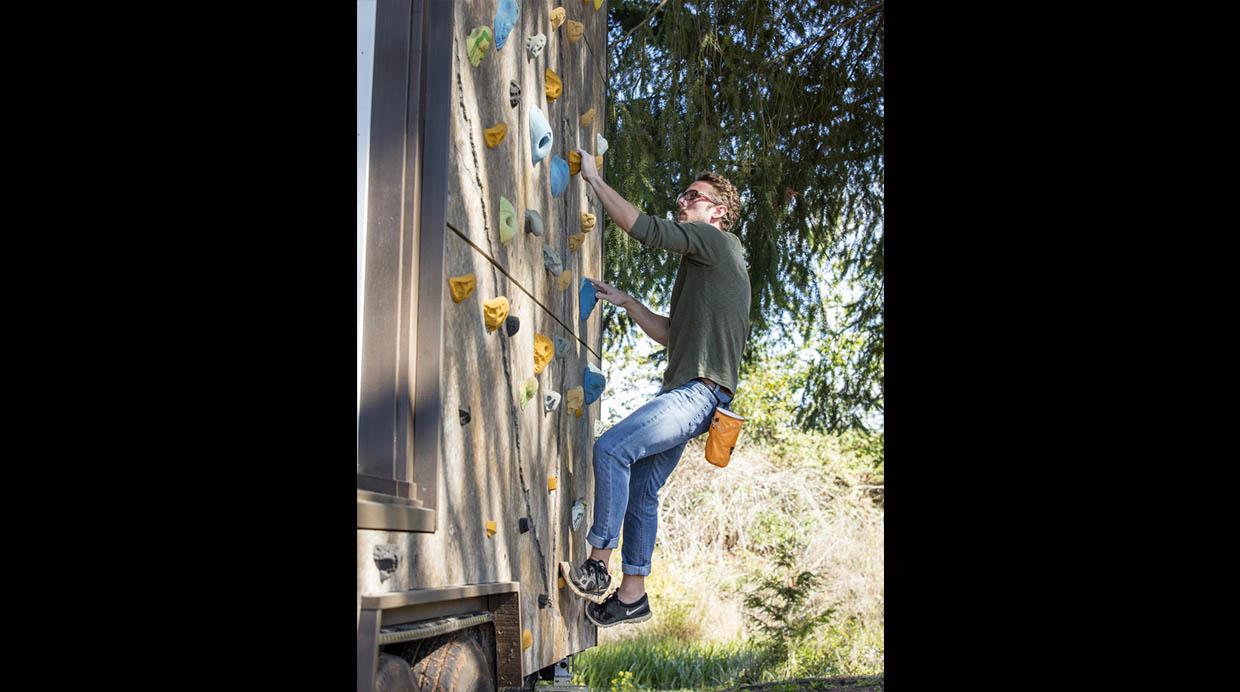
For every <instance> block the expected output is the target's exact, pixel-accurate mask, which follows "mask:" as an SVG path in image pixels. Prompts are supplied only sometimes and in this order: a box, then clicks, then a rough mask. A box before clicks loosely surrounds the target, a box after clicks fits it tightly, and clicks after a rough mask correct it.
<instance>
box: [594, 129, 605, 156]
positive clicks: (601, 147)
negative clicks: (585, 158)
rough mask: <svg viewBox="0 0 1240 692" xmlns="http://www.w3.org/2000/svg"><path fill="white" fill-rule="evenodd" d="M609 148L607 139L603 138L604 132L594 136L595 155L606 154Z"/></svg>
mask: <svg viewBox="0 0 1240 692" xmlns="http://www.w3.org/2000/svg"><path fill="white" fill-rule="evenodd" d="M607 146H608V144H607V139H606V138H605V137H603V133H602V132H600V133H598V134H596V135H594V153H596V154H598V155H599V156H602V155H603V154H606V153H607Z"/></svg>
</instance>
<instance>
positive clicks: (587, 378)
mask: <svg viewBox="0 0 1240 692" xmlns="http://www.w3.org/2000/svg"><path fill="white" fill-rule="evenodd" d="M606 385H607V378H606V377H603V371H602V370H599V369H598V368H596V367H594V364H593V363H586V371H585V372H584V373H583V374H582V376H581V386H582V388H583V389H584V390H585V394H586V398H585V403H587V404H593V403H594V402H596V401H598V398H599V397H600V396H602V395H603V387H604V386H606Z"/></svg>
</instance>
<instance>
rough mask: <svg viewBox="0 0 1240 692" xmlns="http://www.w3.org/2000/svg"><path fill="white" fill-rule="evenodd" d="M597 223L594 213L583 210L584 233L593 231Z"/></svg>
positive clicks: (582, 227)
mask: <svg viewBox="0 0 1240 692" xmlns="http://www.w3.org/2000/svg"><path fill="white" fill-rule="evenodd" d="M595 223H596V221H595V218H594V214H591V213H590V212H588V211H583V212H581V232H582V233H589V232H590V231H593V230H594V224H595Z"/></svg>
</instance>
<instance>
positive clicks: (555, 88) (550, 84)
mask: <svg viewBox="0 0 1240 692" xmlns="http://www.w3.org/2000/svg"><path fill="white" fill-rule="evenodd" d="M543 76H544V77H546V79H547V84H546V86H544V87H543V90H544V91H546V92H547V100H548V101H554V100H556V99H558V98H560V93H561V92H563V91H564V85H563V84H562V83H561V82H560V76H559V75H558V74H556V73H555V70H552V69H551V68H550V67H548V68H547V69H546V71H544V72H543Z"/></svg>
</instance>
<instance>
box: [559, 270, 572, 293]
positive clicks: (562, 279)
mask: <svg viewBox="0 0 1240 692" xmlns="http://www.w3.org/2000/svg"><path fill="white" fill-rule="evenodd" d="M572 283H573V272H572V270H570V269H565V270H564V271H562V272H560V275H559V276H557V277H555V285H556V287H557V288H559V289H560V290H561V291H567V290H568V287H569V286H570V285H572Z"/></svg>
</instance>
